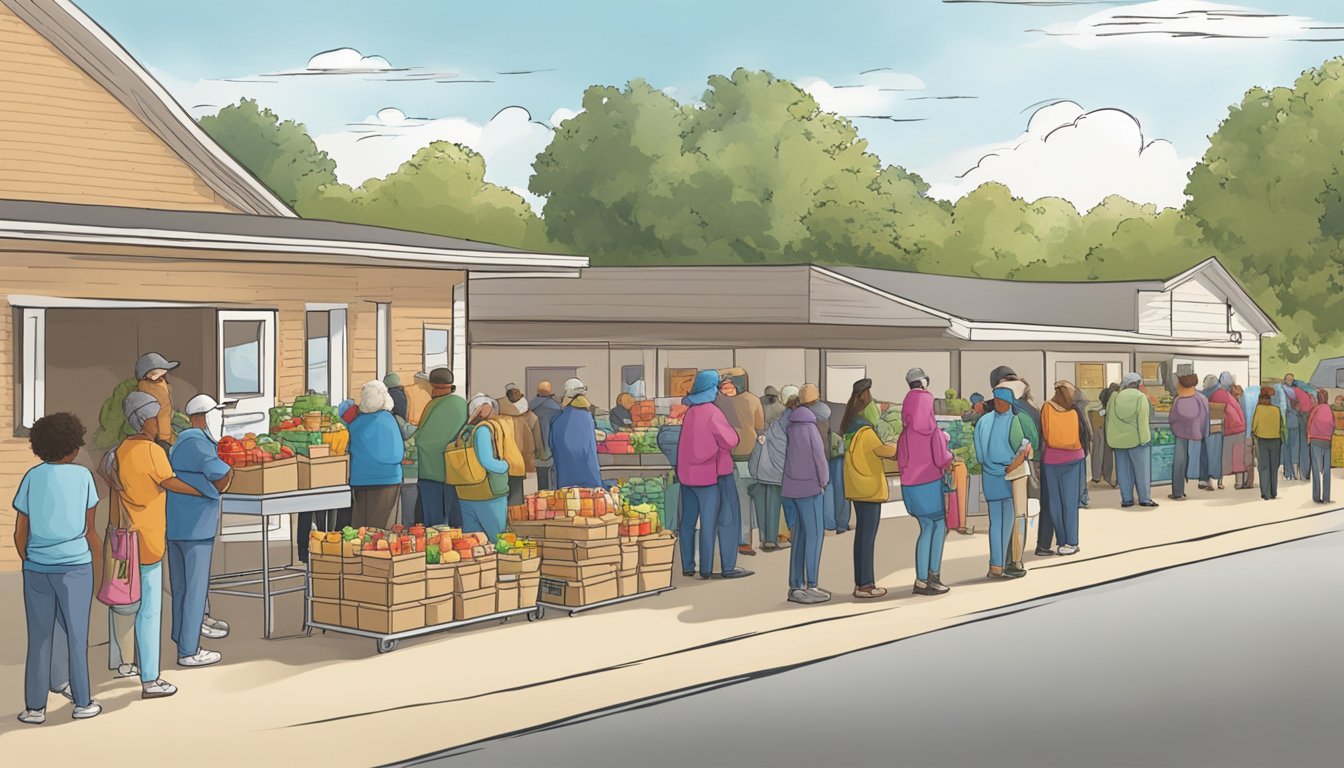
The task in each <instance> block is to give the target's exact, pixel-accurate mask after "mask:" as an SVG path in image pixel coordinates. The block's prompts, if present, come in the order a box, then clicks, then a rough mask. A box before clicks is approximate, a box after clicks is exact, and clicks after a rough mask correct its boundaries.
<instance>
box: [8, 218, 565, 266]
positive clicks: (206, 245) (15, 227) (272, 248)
mask: <svg viewBox="0 0 1344 768" xmlns="http://www.w3.org/2000/svg"><path fill="white" fill-rule="evenodd" d="M0 237H9V238H15V239H19V240H42V241H51V242H64V243H98V244H114V245H136V246H144V247H164V248H194V249H199V250H211V251H263V252H270V253H300V254H309V255H317V254H324V255H331V256H355V257H364V258H370V259H383V260H402V261H416V262H423V263H425V264H429V265H439V266H443V267H447V268H451V269H480V270H487V271H488V270H490V269H492V268H494V269H503V270H506V271H513V270H517V269H520V268H522V269H569V270H574V269H583V268H584V267H587V266H588V259H587V258H585V257H582V256H555V255H549V254H511V253H492V252H490V251H469V250H460V249H455V248H418V247H411V246H400V245H389V244H386V243H366V242H350V241H339V240H306V239H301V238H282V237H260V236H256V235H233V234H230V235H220V234H214V233H208V232H178V231H168V230H156V229H138V228H123V227H92V226H86V225H79V224H47V223H36V222H20V221H3V220H0Z"/></svg>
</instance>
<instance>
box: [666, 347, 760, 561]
mask: <svg viewBox="0 0 1344 768" xmlns="http://www.w3.org/2000/svg"><path fill="white" fill-rule="evenodd" d="M718 391H719V372H718V371H712V370H711V371H701V372H700V373H698V374H696V377H695V383H694V384H692V385H691V393H690V394H689V395H687V396H686V398H685V399H684V400H682V402H683V403H684V404H685V405H686V406H688V409H687V411H686V415H685V417H683V419H682V422H681V437H680V439H679V440H678V441H677V482H679V483H680V484H681V524H680V527H679V529H680V536H679V538H680V539H681V573H682V575H683V576H693V575H695V540H696V533H695V524H696V521H697V520H699V523H700V577H701V578H704V579H708V578H709V577H710V574H711V572H712V571H713V570H714V543H715V541H716V539H717V541H718V545H719V561H720V563H721V566H722V572H721V576H722V578H725V579H740V578H742V577H744V576H750V575H752V572H751V571H748V570H746V569H745V568H738V567H737V543H738V542H737V539H738V533H739V530H738V529H739V528H740V527H741V525H742V523H741V521H740V520H738V519H736V517H735V516H734V515H733V514H732V510H733V509H734V508H735V505H730V504H725V503H724V501H725V497H724V494H725V493H736V492H737V491H736V489H735V488H734V486H733V449H734V448H736V447H737V441H738V436H737V431H736V430H734V429H733V427H732V425H730V424H729V423H728V419H727V418H725V417H724V415H723V411H721V410H719V409H718V407H716V406H715V405H714V399H715V397H717V396H718ZM725 481H726V482H725ZM725 488H726V490H725Z"/></svg>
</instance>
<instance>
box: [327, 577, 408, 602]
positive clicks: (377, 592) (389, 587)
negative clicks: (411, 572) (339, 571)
mask: <svg viewBox="0 0 1344 768" xmlns="http://www.w3.org/2000/svg"><path fill="white" fill-rule="evenodd" d="M342 581H343V582H344V583H345V599H346V600H350V601H352V602H356V603H361V604H368V605H403V604H405V603H418V602H420V601H421V600H424V599H425V579H424V578H420V577H416V576H407V577H404V578H401V579H393V580H390V581H389V580H387V579H381V578H377V577H373V576H346V577H345V578H344V579H342Z"/></svg>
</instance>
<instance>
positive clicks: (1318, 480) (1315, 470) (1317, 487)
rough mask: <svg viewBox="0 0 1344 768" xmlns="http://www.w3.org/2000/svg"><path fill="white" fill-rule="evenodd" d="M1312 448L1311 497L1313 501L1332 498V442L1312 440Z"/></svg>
mask: <svg viewBox="0 0 1344 768" xmlns="http://www.w3.org/2000/svg"><path fill="white" fill-rule="evenodd" d="M1309 447H1310V448H1311V498H1312V500H1313V501H1329V500H1330V443H1329V442H1327V441H1325V440H1312V441H1311V443H1310V446H1309Z"/></svg>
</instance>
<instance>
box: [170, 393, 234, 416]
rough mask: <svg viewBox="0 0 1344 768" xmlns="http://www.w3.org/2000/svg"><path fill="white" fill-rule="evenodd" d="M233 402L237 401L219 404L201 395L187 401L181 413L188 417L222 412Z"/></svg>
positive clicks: (207, 396)
mask: <svg viewBox="0 0 1344 768" xmlns="http://www.w3.org/2000/svg"><path fill="white" fill-rule="evenodd" d="M235 402H237V401H235V400H227V401H225V402H222V403H220V402H216V401H215V398H213V397H211V396H209V395H205V394H201V395H197V396H195V397H193V398H191V399H190V400H188V401H187V404H186V406H185V407H184V408H183V409H182V412H183V413H185V414H187V415H188V416H195V415H197V414H201V413H209V412H211V411H222V410H224V409H225V408H228V407H229V406H231V405H233V404H234V403H235Z"/></svg>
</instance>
